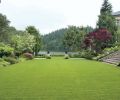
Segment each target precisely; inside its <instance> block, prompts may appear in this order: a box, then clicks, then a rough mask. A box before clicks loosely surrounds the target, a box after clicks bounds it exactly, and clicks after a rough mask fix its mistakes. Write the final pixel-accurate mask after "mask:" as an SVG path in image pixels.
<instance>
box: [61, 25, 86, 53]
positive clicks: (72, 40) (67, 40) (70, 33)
mask: <svg viewBox="0 0 120 100" xmlns="http://www.w3.org/2000/svg"><path fill="white" fill-rule="evenodd" d="M85 35H86V32H85V30H84V28H83V27H82V28H80V27H76V26H69V27H68V29H67V31H66V32H65V34H64V41H63V42H64V46H65V49H66V50H70V51H74V50H75V51H76V50H79V49H80V47H81V45H82V42H83V39H84V37H85Z"/></svg>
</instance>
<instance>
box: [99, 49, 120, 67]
mask: <svg viewBox="0 0 120 100" xmlns="http://www.w3.org/2000/svg"><path fill="white" fill-rule="evenodd" d="M101 60H102V61H103V62H106V63H110V64H115V65H118V64H119V63H120V51H117V52H114V53H112V54H109V55H108V56H106V57H103V58H102V59H101Z"/></svg>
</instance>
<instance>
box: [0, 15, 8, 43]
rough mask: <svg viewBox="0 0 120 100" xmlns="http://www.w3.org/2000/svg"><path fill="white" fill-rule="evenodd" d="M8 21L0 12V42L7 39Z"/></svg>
mask: <svg viewBox="0 0 120 100" xmlns="http://www.w3.org/2000/svg"><path fill="white" fill-rule="evenodd" d="M9 23H10V21H9V20H8V19H7V17H6V16H5V15H3V14H1V13H0V42H5V41H6V39H7V28H8V27H9Z"/></svg>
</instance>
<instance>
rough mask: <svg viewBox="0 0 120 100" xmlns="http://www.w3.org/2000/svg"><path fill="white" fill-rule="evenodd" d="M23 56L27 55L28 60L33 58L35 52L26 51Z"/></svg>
mask: <svg viewBox="0 0 120 100" xmlns="http://www.w3.org/2000/svg"><path fill="white" fill-rule="evenodd" d="M23 57H25V58H26V59H27V60H32V59H33V54H31V53H24V54H23Z"/></svg>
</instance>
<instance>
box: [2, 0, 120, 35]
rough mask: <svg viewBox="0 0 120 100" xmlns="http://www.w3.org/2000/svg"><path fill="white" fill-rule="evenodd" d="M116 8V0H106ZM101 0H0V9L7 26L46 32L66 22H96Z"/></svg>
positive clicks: (58, 27) (64, 24)
mask: <svg viewBox="0 0 120 100" xmlns="http://www.w3.org/2000/svg"><path fill="white" fill-rule="evenodd" d="M109 2H110V3H111V4H112V6H113V11H114V12H116V11H120V6H119V4H120V0H109ZM102 3H103V0H1V4H0V13H2V14H4V15H6V16H7V18H8V19H9V20H10V21H11V24H10V25H11V26H14V27H16V29H18V30H25V28H26V27H27V26H29V25H33V26H35V27H36V28H37V29H39V31H40V33H41V34H47V33H49V32H52V31H54V30H57V29H60V28H66V27H67V26H68V25H76V26H87V25H89V26H92V27H95V26H96V22H97V20H98V15H99V13H100V8H101V5H102Z"/></svg>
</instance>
